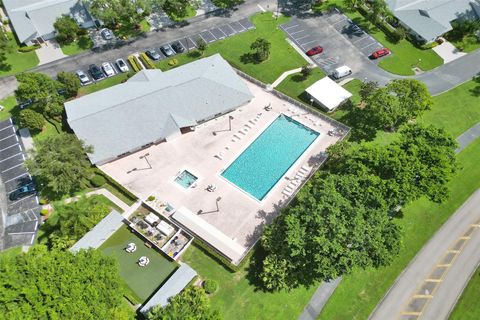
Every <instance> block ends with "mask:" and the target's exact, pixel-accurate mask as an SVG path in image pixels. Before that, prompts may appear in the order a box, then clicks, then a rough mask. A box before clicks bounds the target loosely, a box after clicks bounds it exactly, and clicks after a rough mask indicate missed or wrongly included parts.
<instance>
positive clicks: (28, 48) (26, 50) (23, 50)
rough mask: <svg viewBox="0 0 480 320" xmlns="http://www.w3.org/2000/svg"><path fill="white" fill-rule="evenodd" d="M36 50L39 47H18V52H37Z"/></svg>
mask: <svg viewBox="0 0 480 320" xmlns="http://www.w3.org/2000/svg"><path fill="white" fill-rule="evenodd" d="M38 48H40V45H38V44H36V45H33V46H23V47H20V48H18V49H17V50H18V52H30V51H34V50H37V49H38Z"/></svg>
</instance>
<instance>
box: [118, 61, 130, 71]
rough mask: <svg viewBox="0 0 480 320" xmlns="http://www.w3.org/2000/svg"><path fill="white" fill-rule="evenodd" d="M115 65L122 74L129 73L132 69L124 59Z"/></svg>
mask: <svg viewBox="0 0 480 320" xmlns="http://www.w3.org/2000/svg"><path fill="white" fill-rule="evenodd" d="M115 64H116V65H117V67H118V69H119V70H120V71H122V72H128V71H129V70H130V69H129V68H128V65H127V63H126V62H125V60H123V59H117V60H115Z"/></svg>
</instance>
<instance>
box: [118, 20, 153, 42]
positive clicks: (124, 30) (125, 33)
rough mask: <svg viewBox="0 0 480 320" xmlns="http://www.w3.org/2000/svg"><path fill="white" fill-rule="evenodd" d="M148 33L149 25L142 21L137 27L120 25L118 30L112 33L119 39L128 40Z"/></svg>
mask: <svg viewBox="0 0 480 320" xmlns="http://www.w3.org/2000/svg"><path fill="white" fill-rule="evenodd" d="M149 31H150V25H149V24H148V22H147V20H145V19H143V20H142V21H140V23H139V24H138V26H137V25H134V24H122V25H121V26H120V27H119V28H118V29H114V30H113V33H114V34H115V36H116V37H118V38H120V39H128V38H131V37H136V36H138V35H140V34H142V33H144V32H149Z"/></svg>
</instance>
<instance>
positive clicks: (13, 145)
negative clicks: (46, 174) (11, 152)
mask: <svg viewBox="0 0 480 320" xmlns="http://www.w3.org/2000/svg"><path fill="white" fill-rule="evenodd" d="M15 146H18V148H19V149H20V151H22V147H20V145H19V144H18V143H16V144H11V145H9V146H8V147H6V148H3V149H0V151H4V150H7V149H9V148H11V147H15Z"/></svg>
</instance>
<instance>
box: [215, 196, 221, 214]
mask: <svg viewBox="0 0 480 320" xmlns="http://www.w3.org/2000/svg"><path fill="white" fill-rule="evenodd" d="M220 200H222V197H218V198H217V199H216V201H215V204H216V205H217V212H218V211H220V208H219V207H218V203H219V202H220Z"/></svg>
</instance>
